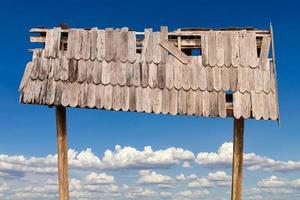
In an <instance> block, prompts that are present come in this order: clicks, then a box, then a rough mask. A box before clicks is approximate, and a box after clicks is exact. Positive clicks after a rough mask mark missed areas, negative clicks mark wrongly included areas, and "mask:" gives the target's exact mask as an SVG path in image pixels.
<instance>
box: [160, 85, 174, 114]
mask: <svg viewBox="0 0 300 200" xmlns="http://www.w3.org/2000/svg"><path fill="white" fill-rule="evenodd" d="M170 95H171V90H169V89H167V88H164V89H163V90H162V107H161V112H162V113H163V114H168V113H169V112H170V109H171V103H170V100H171V97H170ZM176 106H177V105H176Z"/></svg>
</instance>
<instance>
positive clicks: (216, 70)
mask: <svg viewBox="0 0 300 200" xmlns="http://www.w3.org/2000/svg"><path fill="white" fill-rule="evenodd" d="M212 70H213V88H214V90H216V91H220V90H221V89H222V74H221V73H222V68H220V67H213V68H212Z"/></svg>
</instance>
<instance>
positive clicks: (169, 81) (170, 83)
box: [165, 56, 174, 89]
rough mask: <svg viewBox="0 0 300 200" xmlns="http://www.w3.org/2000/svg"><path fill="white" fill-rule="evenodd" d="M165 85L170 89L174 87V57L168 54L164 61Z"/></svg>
mask: <svg viewBox="0 0 300 200" xmlns="http://www.w3.org/2000/svg"><path fill="white" fill-rule="evenodd" d="M165 82H166V87H167V88H168V89H172V88H173V87H174V57H173V56H170V57H169V59H168V62H167V63H166V80H165Z"/></svg>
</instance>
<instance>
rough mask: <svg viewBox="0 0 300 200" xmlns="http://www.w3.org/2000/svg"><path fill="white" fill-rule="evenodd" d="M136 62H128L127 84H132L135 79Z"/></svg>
mask: <svg viewBox="0 0 300 200" xmlns="http://www.w3.org/2000/svg"><path fill="white" fill-rule="evenodd" d="M133 70H134V64H133V63H130V62H127V63H126V85H127V86H128V87H130V86H132V84H133V79H134V71H133Z"/></svg>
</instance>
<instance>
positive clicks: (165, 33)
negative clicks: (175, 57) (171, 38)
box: [160, 26, 168, 63]
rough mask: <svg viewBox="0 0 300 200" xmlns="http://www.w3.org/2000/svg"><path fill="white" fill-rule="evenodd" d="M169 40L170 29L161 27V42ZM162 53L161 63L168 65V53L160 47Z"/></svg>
mask: <svg viewBox="0 0 300 200" xmlns="http://www.w3.org/2000/svg"><path fill="white" fill-rule="evenodd" d="M164 40H168V27H167V26H161V27H160V42H161V41H164ZM160 53H161V61H162V63H166V62H167V59H168V51H167V50H166V49H164V48H163V47H161V46H160Z"/></svg>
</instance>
